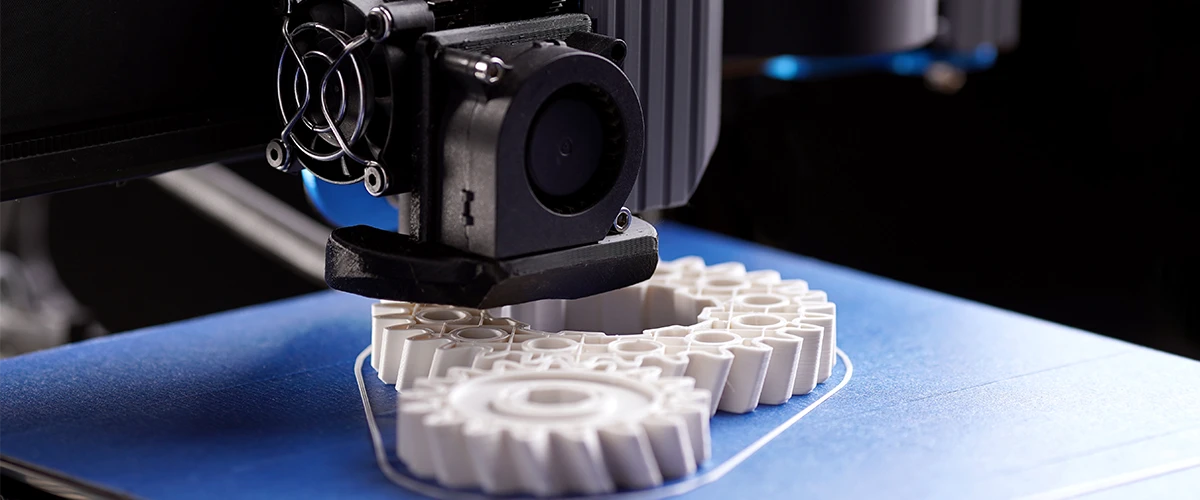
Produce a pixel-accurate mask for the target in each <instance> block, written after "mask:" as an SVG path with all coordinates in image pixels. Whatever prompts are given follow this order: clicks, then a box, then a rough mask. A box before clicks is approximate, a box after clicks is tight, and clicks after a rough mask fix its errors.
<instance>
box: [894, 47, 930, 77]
mask: <svg viewBox="0 0 1200 500" xmlns="http://www.w3.org/2000/svg"><path fill="white" fill-rule="evenodd" d="M931 62H933V61H932V58H931V57H930V56H929V54H927V53H925V52H919V51H918V52H903V53H900V54H896V55H894V56H892V72H894V73H896V74H897V75H905V76H911V75H920V74H923V73H925V70H926V69H928V68H929V64H930V63H931Z"/></svg>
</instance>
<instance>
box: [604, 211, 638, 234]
mask: <svg viewBox="0 0 1200 500" xmlns="http://www.w3.org/2000/svg"><path fill="white" fill-rule="evenodd" d="M630 224H633V212H630V211H629V209H628V208H626V207H621V211H620V212H617V216H616V217H615V218H613V223H612V228H611V229H609V230H608V232H609V233H610V234H621V233H624V232H625V230H626V229H629V225H630Z"/></svg>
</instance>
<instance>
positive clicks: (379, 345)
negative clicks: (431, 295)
mask: <svg viewBox="0 0 1200 500" xmlns="http://www.w3.org/2000/svg"><path fill="white" fill-rule="evenodd" d="M414 323H415V321H414V320H413V318H412V304H408V303H403V302H402V303H388V302H380V303H376V304H371V368H373V369H375V371H377V372H378V371H379V361H380V360H381V359H383V330H384V328H387V327H389V326H395V325H402V324H403V325H412V324H414Z"/></svg>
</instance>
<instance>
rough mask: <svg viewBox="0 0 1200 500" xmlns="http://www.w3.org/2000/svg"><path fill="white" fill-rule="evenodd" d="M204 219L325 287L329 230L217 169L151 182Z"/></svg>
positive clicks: (209, 167) (211, 167)
mask: <svg viewBox="0 0 1200 500" xmlns="http://www.w3.org/2000/svg"><path fill="white" fill-rule="evenodd" d="M151 179H152V180H153V181H154V182H155V183H156V184H158V185H159V186H161V187H162V188H163V189H165V190H167V192H169V193H171V194H173V195H175V196H176V197H178V198H179V199H181V200H183V201H184V202H185V203H187V204H188V205H191V206H192V207H193V208H195V209H196V210H198V211H200V212H201V213H203V214H204V215H206V216H208V217H209V218H211V219H213V220H214V221H216V222H218V223H220V224H221V225H223V226H225V227H227V228H229V229H230V230H232V231H233V232H234V233H235V234H237V235H238V236H240V237H241V238H242V239H244V240H246V241H247V242H249V243H250V244H251V245H253V246H255V247H256V248H258V249H259V250H262V251H263V252H265V253H267V254H268V255H270V256H272V257H275V258H277V259H279V260H281V261H282V262H283V263H284V264H286V265H288V266H289V267H291V268H293V269H294V270H296V271H298V272H299V273H300V274H302V275H304V276H305V277H307V278H309V279H310V280H312V281H313V282H316V283H320V284H322V285H324V284H325V242H326V240H328V239H329V233H330V229H329V227H327V226H325V225H324V224H321V223H319V222H317V221H315V220H313V219H312V218H310V217H308V216H306V215H304V214H303V213H301V212H300V211H298V210H296V209H294V208H292V207H291V206H290V205H288V204H286V203H284V202H282V201H279V200H278V199H276V198H275V197H274V196H271V195H270V194H268V193H267V192H265V191H263V190H262V189H259V188H258V186H255V185H254V184H253V183H251V182H250V181H247V180H245V179H243V178H242V177H241V176H239V175H237V174H235V173H233V171H231V170H230V169H229V168H227V167H225V166H224V165H220V164H216V163H214V164H209V165H205V166H202V167H197V168H193V169H186V170H176V171H174V172H169V173H165V174H162V175H158V176H155V177H152V178H151Z"/></svg>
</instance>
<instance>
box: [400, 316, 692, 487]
mask: <svg viewBox="0 0 1200 500" xmlns="http://www.w3.org/2000/svg"><path fill="white" fill-rule="evenodd" d="M526 342H528V343H531V344H530V348H531V350H535V351H536V350H537V349H540V348H544V349H549V350H550V351H554V350H555V349H559V348H562V347H566V346H567V345H568V344H569V343H571V342H573V341H570V340H566V339H561V338H546V337H543V338H538V339H531V340H528V341H526ZM538 344H544V347H537V345H538ZM660 374H661V370H660V369H658V368H629V367H625V368H622V367H619V366H617V365H614V364H608V363H603V362H590V363H572V362H569V361H565V360H561V359H554V358H548V359H546V360H544V361H542V362H537V363H530V362H525V363H522V362H512V361H500V362H497V363H495V364H494V365H493V366H492V367H491V368H490V369H478V368H461V367H456V368H453V369H450V370H449V372H448V374H447V375H446V376H445V377H436V378H426V379H422V380H419V381H417V382H416V383H415V385H414V386H413V387H412V388H411V389H410V390H406V391H404V392H402V393H401V394H400V411H399V415H398V419H397V420H398V426H399V433H398V438H397V440H398V445H397V450H398V454H399V455H400V459H401V460H402V461H403V462H404V463H405V465H406V466H407V467H408V468H409V470H410V471H412V472H413V473H414V474H416V475H417V476H418V477H421V478H424V479H436V480H437V481H438V482H439V483H441V484H442V485H445V486H448V487H453V488H478V489H481V490H483V492H484V493H487V494H490V495H507V494H532V495H537V496H556V495H564V494H600V493H610V492H613V491H616V490H617V489H618V488H620V489H640V488H649V487H653V486H657V485H660V484H662V482H663V481H664V480H665V479H674V478H678V477H683V476H686V475H688V474H691V473H693V472H695V471H696V467H697V465H698V464H699V463H701V462H703V461H704V460H706V459H707V458H708V456H709V453H710V444H709V433H708V418H707V417H708V409H709V406H710V402H709V399H710V395H709V393H708V392H707V391H704V390H699V389H695V388H694V382H693V381H692V380H691V379H689V378H686V377H662V376H661V375H660Z"/></svg>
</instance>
